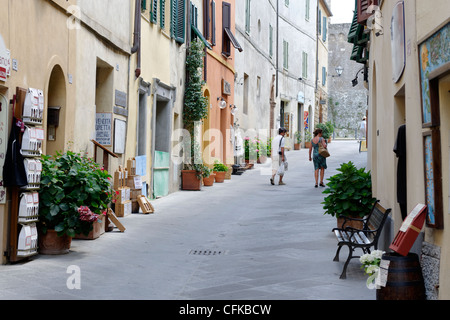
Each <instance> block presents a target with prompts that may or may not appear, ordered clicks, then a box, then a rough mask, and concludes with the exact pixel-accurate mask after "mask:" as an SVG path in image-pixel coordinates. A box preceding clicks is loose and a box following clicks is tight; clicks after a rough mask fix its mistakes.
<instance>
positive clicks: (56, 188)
mask: <svg viewBox="0 0 450 320" xmlns="http://www.w3.org/2000/svg"><path fill="white" fill-rule="evenodd" d="M110 179H111V176H110V175H109V174H108V172H107V171H106V170H103V168H100V166H99V165H98V164H97V163H95V162H94V161H93V160H92V159H91V158H88V157H86V156H82V155H81V154H80V153H74V152H72V151H67V152H66V153H64V154H60V153H58V154H57V155H56V156H54V157H51V156H45V155H44V156H42V174H41V188H40V190H39V220H40V221H39V228H40V230H42V232H44V233H46V232H47V230H48V229H54V230H55V231H56V232H57V233H58V235H59V236H62V235H63V234H67V235H68V236H71V237H74V236H75V235H76V234H85V235H88V234H89V232H90V231H91V230H92V228H93V225H92V222H93V221H96V220H97V219H99V218H100V217H103V216H104V215H106V210H107V208H108V205H109V204H110V202H111V199H112V188H111V181H110ZM85 207H87V208H89V210H90V211H91V212H89V210H86V208H85ZM80 209H81V210H80ZM86 212H87V213H86ZM87 216H89V217H91V218H89V219H88V218H86V217H87Z"/></svg>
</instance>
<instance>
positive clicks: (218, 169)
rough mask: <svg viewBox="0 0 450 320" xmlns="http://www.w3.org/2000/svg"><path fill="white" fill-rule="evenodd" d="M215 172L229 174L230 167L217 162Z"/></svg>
mask: <svg viewBox="0 0 450 320" xmlns="http://www.w3.org/2000/svg"><path fill="white" fill-rule="evenodd" d="M213 171H216V172H227V171H228V167H227V166H226V165H224V164H223V163H221V162H219V161H217V160H216V161H215V162H214V167H213Z"/></svg>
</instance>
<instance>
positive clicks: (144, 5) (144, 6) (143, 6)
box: [141, 0, 147, 12]
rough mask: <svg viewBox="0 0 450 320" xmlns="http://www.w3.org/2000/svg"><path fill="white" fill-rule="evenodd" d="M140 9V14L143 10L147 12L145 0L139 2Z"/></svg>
mask: <svg viewBox="0 0 450 320" xmlns="http://www.w3.org/2000/svg"><path fill="white" fill-rule="evenodd" d="M141 9H142V12H145V10H147V0H142V1H141Z"/></svg>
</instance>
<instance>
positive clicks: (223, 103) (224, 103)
mask: <svg viewBox="0 0 450 320" xmlns="http://www.w3.org/2000/svg"><path fill="white" fill-rule="evenodd" d="M217 101H220V102H219V108H220V109H225V108H226V107H227V102H226V101H225V99H224V98H222V97H218V98H217Z"/></svg>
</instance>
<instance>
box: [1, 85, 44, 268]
mask: <svg viewBox="0 0 450 320" xmlns="http://www.w3.org/2000/svg"><path fill="white" fill-rule="evenodd" d="M12 104H13V114H14V115H15V118H16V119H18V120H20V121H21V122H22V130H21V134H20V136H19V143H20V145H21V154H22V156H23V158H24V166H25V171H26V176H27V182H28V184H27V185H25V186H22V187H18V186H13V187H11V215H10V237H9V250H8V252H7V254H8V257H9V260H10V262H17V261H20V260H23V259H26V258H28V257H31V256H34V255H36V254H37V253H38V251H37V250H38V235H37V226H36V223H37V222H38V221H39V188H40V181H41V171H42V163H41V162H40V157H41V151H42V150H41V148H42V143H43V140H44V130H43V129H42V128H41V127H40V126H41V125H42V120H43V114H44V95H43V92H42V91H41V90H38V89H32V88H30V89H28V90H26V89H23V88H17V89H16V95H15V96H14V98H13V100H12ZM12 125H13V126H15V125H17V124H16V123H13V124H12Z"/></svg>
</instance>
